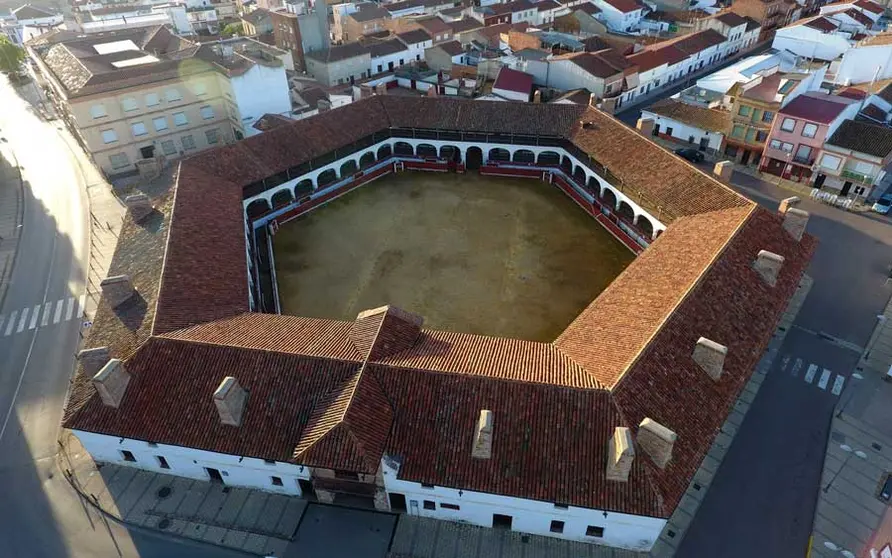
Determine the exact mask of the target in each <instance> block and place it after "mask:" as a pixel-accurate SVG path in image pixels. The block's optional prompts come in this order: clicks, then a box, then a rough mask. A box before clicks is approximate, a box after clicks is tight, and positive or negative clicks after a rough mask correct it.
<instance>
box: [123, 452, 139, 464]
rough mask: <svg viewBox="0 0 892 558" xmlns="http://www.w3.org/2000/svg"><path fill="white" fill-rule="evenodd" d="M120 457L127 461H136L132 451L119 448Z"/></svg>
mask: <svg viewBox="0 0 892 558" xmlns="http://www.w3.org/2000/svg"><path fill="white" fill-rule="evenodd" d="M121 457H123V458H124V461H129V462H131V463H136V457H134V455H133V453H132V452H130V451H127V450H121Z"/></svg>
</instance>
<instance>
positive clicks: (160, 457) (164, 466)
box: [155, 455, 170, 469]
mask: <svg viewBox="0 0 892 558" xmlns="http://www.w3.org/2000/svg"><path fill="white" fill-rule="evenodd" d="M155 459H157V460H158V466H159V467H161V468H162V469H170V465H168V464H167V460H166V459H164V456H163V455H156V456H155Z"/></svg>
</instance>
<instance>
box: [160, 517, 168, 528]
mask: <svg viewBox="0 0 892 558" xmlns="http://www.w3.org/2000/svg"><path fill="white" fill-rule="evenodd" d="M168 527H170V520H169V519H167V518H166V517H165V518H164V519H162V520H161V521H159V522H158V528H159V529H167V528H168Z"/></svg>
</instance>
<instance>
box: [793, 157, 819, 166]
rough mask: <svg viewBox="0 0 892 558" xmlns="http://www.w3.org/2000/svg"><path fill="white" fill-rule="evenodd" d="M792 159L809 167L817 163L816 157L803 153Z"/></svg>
mask: <svg viewBox="0 0 892 558" xmlns="http://www.w3.org/2000/svg"><path fill="white" fill-rule="evenodd" d="M792 161H793V162H794V163H796V164H798V165H805V166H807V167H810V166H812V165H814V164H815V158H814V157H812V156H808V157H803V156H801V155H795V156H794V157H793V159H792Z"/></svg>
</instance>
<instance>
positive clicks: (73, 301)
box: [0, 294, 87, 337]
mask: <svg viewBox="0 0 892 558" xmlns="http://www.w3.org/2000/svg"><path fill="white" fill-rule="evenodd" d="M86 303H87V295H85V294H83V295H80V296H77V297H74V296H69V297H64V298H60V299H58V300H51V301H48V302H45V303H38V304H35V305H34V306H30V305H29V306H25V307H24V308H20V309H18V310H13V311H12V312H10V313H9V314H0V337H9V336H11V335H16V334H19V333H24V332H26V331H31V330H33V329H37V328H42V327H49V326H53V325H56V324H60V323H62V322H69V321H71V320H72V319H75V318H76V319H80V318H81V317H82V316H83V315H84V309H85V305H86Z"/></svg>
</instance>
